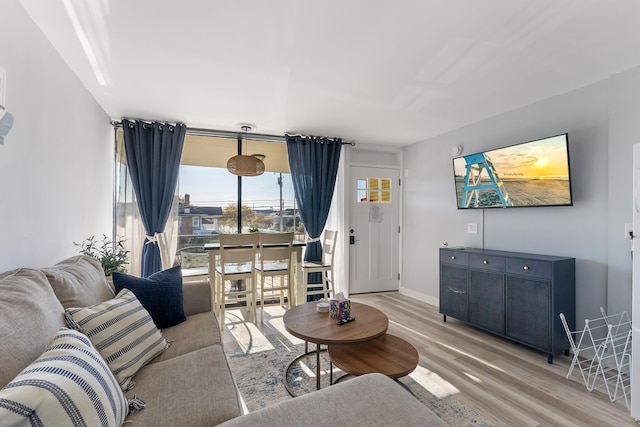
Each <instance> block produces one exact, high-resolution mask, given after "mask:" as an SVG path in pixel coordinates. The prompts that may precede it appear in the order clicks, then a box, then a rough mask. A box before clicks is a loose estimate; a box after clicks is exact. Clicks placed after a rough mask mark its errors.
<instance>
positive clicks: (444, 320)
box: [442, 314, 447, 323]
mask: <svg viewBox="0 0 640 427" xmlns="http://www.w3.org/2000/svg"><path fill="white" fill-rule="evenodd" d="M442 321H443V322H445V323H447V315H446V314H443V315H442Z"/></svg>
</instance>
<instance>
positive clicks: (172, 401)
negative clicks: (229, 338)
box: [125, 345, 242, 427]
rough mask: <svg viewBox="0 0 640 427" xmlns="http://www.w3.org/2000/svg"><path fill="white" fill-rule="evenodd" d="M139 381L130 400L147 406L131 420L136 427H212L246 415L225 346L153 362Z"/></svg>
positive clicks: (145, 368) (137, 378) (132, 415)
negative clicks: (230, 368) (135, 396)
mask: <svg viewBox="0 0 640 427" xmlns="http://www.w3.org/2000/svg"><path fill="white" fill-rule="evenodd" d="M135 380H136V386H135V387H134V388H133V389H132V390H131V391H129V392H128V393H127V397H128V398H132V397H133V395H134V394H135V395H137V396H139V397H140V398H141V399H142V400H144V401H145V403H146V404H147V407H146V408H145V409H144V410H142V411H139V412H136V413H134V414H131V415H130V416H129V417H127V421H129V420H131V421H132V422H133V423H132V424H131V425H132V426H194V427H195V426H207V427H209V426H214V425H216V424H219V423H221V422H223V421H226V420H228V419H230V418H233V417H237V416H239V415H241V414H242V407H241V405H240V398H239V396H238V392H237V389H236V387H235V383H234V380H233V377H232V375H231V371H230V370H229V365H228V363H227V358H226V356H225V354H224V351H223V349H222V345H214V346H211V347H207V348H203V349H200V350H196V351H193V352H191V353H188V354H183V355H182V356H177V357H174V358H171V359H169V360H165V361H162V362H159V363H151V364H149V365H147V366H145V367H144V369H142V370H141V371H140V372H138V375H136V378H135ZM125 425H127V424H125Z"/></svg>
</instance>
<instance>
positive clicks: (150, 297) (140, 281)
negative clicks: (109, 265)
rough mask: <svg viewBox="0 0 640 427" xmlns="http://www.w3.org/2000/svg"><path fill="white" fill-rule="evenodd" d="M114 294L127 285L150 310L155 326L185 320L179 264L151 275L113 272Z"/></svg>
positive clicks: (160, 327) (162, 327)
mask: <svg viewBox="0 0 640 427" xmlns="http://www.w3.org/2000/svg"><path fill="white" fill-rule="evenodd" d="M113 286H114V287H115V288H116V294H117V293H118V292H120V291H121V290H122V289H124V288H127V289H129V290H130V291H131V292H133V294H134V295H135V296H136V298H138V300H139V301H140V304H142V306H143V307H144V308H145V309H146V310H147V311H148V312H149V314H150V315H151V318H152V319H153V322H154V323H155V324H156V326H157V327H158V329H164V328H168V327H170V326H174V325H177V324H178V323H182V322H184V321H185V320H187V317H186V316H185V315H184V307H183V296H182V269H181V268H180V266H179V265H177V266H175V267H171V268H169V269H167V270H163V271H159V272H157V273H154V274H152V275H151V276H149V277H147V278H144V277H135V276H131V275H129V274H125V273H118V272H114V273H113Z"/></svg>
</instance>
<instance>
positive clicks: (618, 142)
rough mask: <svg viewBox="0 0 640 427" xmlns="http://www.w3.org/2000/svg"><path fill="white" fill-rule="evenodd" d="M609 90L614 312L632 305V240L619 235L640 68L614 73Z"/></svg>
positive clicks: (639, 125) (638, 123) (626, 206)
mask: <svg viewBox="0 0 640 427" xmlns="http://www.w3.org/2000/svg"><path fill="white" fill-rule="evenodd" d="M610 91H611V96H610V99H611V100H610V105H609V151H608V156H609V200H608V206H609V245H608V247H609V254H608V264H609V284H610V285H609V289H608V299H609V304H608V305H609V311H610V312H612V313H617V312H620V311H622V310H629V309H630V307H631V298H630V296H631V268H630V265H631V263H632V258H631V244H630V243H631V242H630V241H629V240H623V239H621V237H622V236H624V223H630V222H632V221H633V218H632V209H633V200H632V191H633V187H632V181H633V169H632V167H633V162H632V160H633V159H632V158H633V156H632V154H633V144H637V143H640V68H635V69H632V70H629V71H627V72H624V73H621V74H618V75H616V76H614V77H613V78H612V79H611V85H610ZM635 234H636V235H640V230H635ZM636 247H637V244H636ZM637 303H640V302H637Z"/></svg>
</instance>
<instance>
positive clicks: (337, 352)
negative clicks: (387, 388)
mask: <svg viewBox="0 0 640 427" xmlns="http://www.w3.org/2000/svg"><path fill="white" fill-rule="evenodd" d="M328 351H329V357H330V358H331V362H332V363H333V364H334V365H336V366H337V367H338V368H340V369H342V370H343V371H344V372H346V373H347V374H350V375H364V374H371V373H374V372H377V373H380V374H384V375H386V376H388V377H390V378H393V379H396V378H399V377H403V376H405V375H408V374H410V373H411V372H413V370H414V369H416V366H418V361H419V356H418V350H416V349H415V347H414V346H413V345H411V344H410V343H408V342H407V341H405V340H403V339H402V338H398V337H396V336H394V335H389V334H385V335H381V336H379V337H378V338H375V339H372V340H369V341H365V342H359V343H355V344H331V345H329V348H328ZM340 379H341V378H338V380H336V382H338V381H340Z"/></svg>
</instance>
